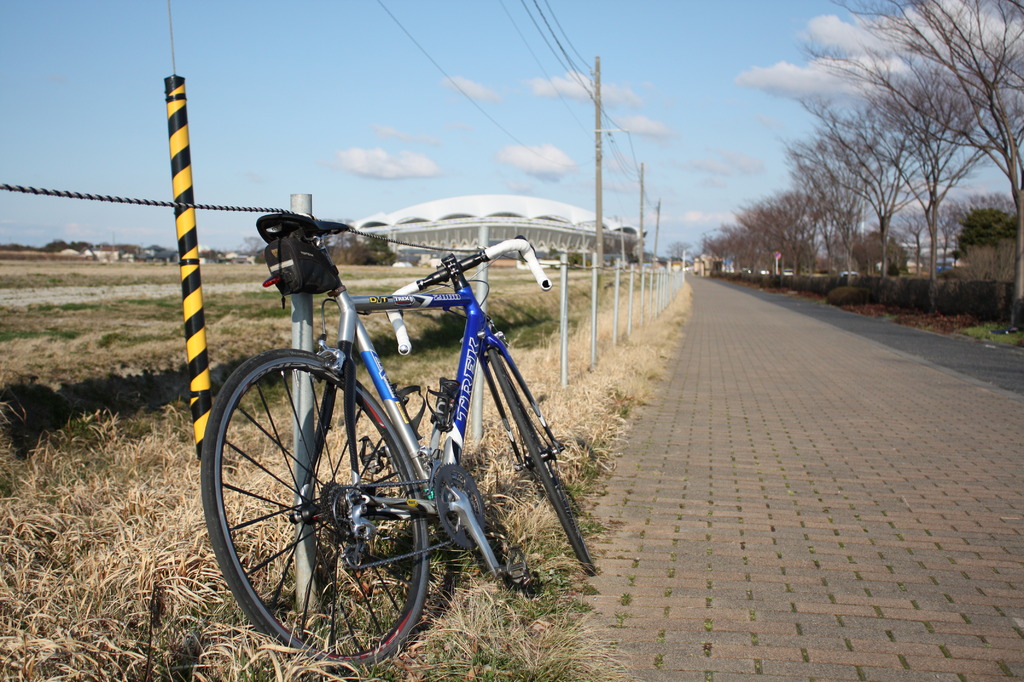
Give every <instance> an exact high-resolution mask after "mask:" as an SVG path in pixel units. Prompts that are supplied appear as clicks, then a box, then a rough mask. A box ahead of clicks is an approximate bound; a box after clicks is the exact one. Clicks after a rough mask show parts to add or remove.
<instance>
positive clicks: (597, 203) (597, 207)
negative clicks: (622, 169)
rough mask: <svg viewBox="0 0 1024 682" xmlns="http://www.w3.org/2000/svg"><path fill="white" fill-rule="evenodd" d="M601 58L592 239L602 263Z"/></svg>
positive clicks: (597, 74)
mask: <svg viewBox="0 0 1024 682" xmlns="http://www.w3.org/2000/svg"><path fill="white" fill-rule="evenodd" d="M602 127H603V126H602V125H601V58H600V57H594V147H595V152H594V157H595V158H594V162H595V163H594V213H595V214H596V219H595V221H594V230H595V234H594V239H595V241H596V242H597V244H596V246H597V263H598V264H599V265H601V264H603V263H604V215H603V207H602V205H601V204H602V201H603V197H602V196H601V194H602V189H601V128H602Z"/></svg>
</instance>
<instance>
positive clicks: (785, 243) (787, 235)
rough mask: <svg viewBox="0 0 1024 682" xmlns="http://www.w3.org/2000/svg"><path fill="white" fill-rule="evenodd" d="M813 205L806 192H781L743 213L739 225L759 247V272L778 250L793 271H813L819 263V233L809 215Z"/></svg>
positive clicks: (749, 207) (740, 213)
mask: <svg viewBox="0 0 1024 682" xmlns="http://www.w3.org/2000/svg"><path fill="white" fill-rule="evenodd" d="M810 206H811V201H810V199H809V197H808V195H807V193H805V192H800V191H796V190H789V191H786V192H779V193H777V194H773V195H771V196H769V197H766V198H764V199H760V200H758V201H756V202H754V203H753V204H749V205H748V206H746V207H744V208H743V209H741V210H740V212H739V213H738V214H737V216H736V222H737V223H739V225H740V226H741V227H742V228H743V229H744V230H745V231H746V234H747V238H748V239H749V241H750V242H751V243H752V244H756V245H757V248H758V254H759V256H760V258H759V259H758V261H757V267H758V269H766V268H765V267H764V266H763V265H762V264H763V263H766V260H767V258H768V257H769V254H771V253H773V252H774V251H776V250H778V251H781V252H782V254H783V259H784V260H785V261H786V262H790V263H792V264H793V266H794V270H801V269H802V270H805V271H807V272H813V271H814V265H815V261H816V260H817V249H816V248H815V236H816V230H815V225H814V222H813V220H811V213H810Z"/></svg>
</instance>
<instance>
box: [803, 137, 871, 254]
mask: <svg viewBox="0 0 1024 682" xmlns="http://www.w3.org/2000/svg"><path fill="white" fill-rule="evenodd" d="M786 155H787V159H788V161H789V166H790V174H791V175H792V178H793V185H794V186H796V187H803V188H804V189H805V191H806V192H807V193H808V195H809V196H810V198H811V201H812V204H813V206H814V209H813V210H812V216H813V218H814V220H816V221H818V224H819V231H820V233H821V236H822V241H823V245H824V247H825V252H826V257H827V259H828V267H829V270H832V268H833V265H834V264H835V263H837V262H839V261H840V260H841V261H842V263H843V269H844V270H846V271H847V272H849V271H851V270H853V242H854V239H855V237H856V236H857V233H858V230H859V226H860V222H861V209H862V206H863V203H864V202H863V199H861V196H863V190H862V189H861V188H860V181H859V180H858V179H857V175H856V174H855V173H854V172H853V171H852V170H851V169H850V168H848V167H847V166H846V165H845V163H844V159H845V157H843V156H836V155H834V154H832V153H831V151H830V150H829V145H828V144H827V142H826V141H825V139H824V138H822V137H821V136H818V137H815V138H814V139H812V140H810V141H804V142H794V143H792V144H790V145H789V146H788V147H787V150H786ZM854 188H857V189H854Z"/></svg>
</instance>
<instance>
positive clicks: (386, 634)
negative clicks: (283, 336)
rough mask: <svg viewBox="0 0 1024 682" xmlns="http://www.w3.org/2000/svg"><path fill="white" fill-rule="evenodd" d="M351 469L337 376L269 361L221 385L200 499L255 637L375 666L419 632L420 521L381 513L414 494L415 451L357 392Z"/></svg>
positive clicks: (294, 362) (423, 560)
mask: <svg viewBox="0 0 1024 682" xmlns="http://www.w3.org/2000/svg"><path fill="white" fill-rule="evenodd" d="M354 400H355V408H356V409H355V420H354V424H355V428H356V440H357V443H356V447H357V456H356V457H355V459H356V460H357V462H356V463H355V466H356V469H357V470H358V473H359V477H360V485H359V486H358V488H356V487H354V486H353V462H352V457H351V456H350V450H349V436H348V432H349V429H348V428H347V424H346V422H345V417H344V409H343V405H344V401H345V389H344V386H343V383H342V381H341V378H340V377H339V376H338V375H337V374H336V373H335V372H333V371H331V370H328V369H327V368H326V367H325V366H324V363H323V362H322V361H321V360H320V358H318V357H317V356H316V355H314V354H312V353H306V352H302V351H296V350H274V351H268V352H266V353H262V354H260V355H258V356H256V357H254V358H251V359H250V360H248V361H246V362H245V363H243V364H242V365H241V366H240V367H239V368H238V369H237V370H236V371H235V372H234V373H233V374H232V375H231V376H230V377H229V378H228V380H227V382H226V383H225V384H224V387H223V388H222V389H221V391H220V394H219V395H218V397H217V401H216V403H215V405H214V408H213V410H212V411H211V413H210V421H209V424H208V426H207V429H206V435H205V437H204V439H203V453H202V459H203V461H202V474H201V482H202V496H203V507H204V510H205V514H206V524H207V529H208V531H209V533H210V540H211V542H212V544H213V549H214V553H215V554H216V556H217V562H218V564H219V565H220V568H221V572H222V573H223V574H224V578H225V580H226V581H227V584H228V587H229V588H230V589H231V592H232V594H233V595H234V597H235V600H236V601H237V602H238V605H239V606H240V607H241V609H242V611H243V612H244V613H245V615H246V616H248V618H249V620H250V621H251V622H252V623H253V625H254V626H255V627H256V629H258V630H260V631H261V632H263V633H265V634H268V635H271V636H273V637H276V638H277V639H278V640H280V641H281V642H282V643H284V644H285V645H287V646H290V647H295V648H297V649H302V650H304V651H305V652H306V653H307V654H310V655H313V656H314V657H317V658H329V659H334V660H338V661H340V662H372V661H377V660H380V659H382V658H385V657H387V656H389V655H391V654H392V653H394V651H395V650H396V649H397V648H398V647H399V646H400V645H401V643H402V642H403V641H404V640H405V639H406V638H407V637H408V636H409V634H410V633H411V632H412V630H413V629H414V628H415V627H416V625H417V624H418V621H419V619H420V616H421V614H422V610H423V604H424V601H425V598H426V594H427V588H428V582H429V578H428V563H429V562H428V557H427V549H426V548H427V544H428V543H427V529H426V521H425V520H424V519H423V518H419V517H417V516H415V515H411V514H405V515H396V514H393V513H389V514H383V513H377V514H376V515H375V514H374V508H373V506H372V504H369V503H368V501H369V499H370V496H380V497H389V498H396V499H404V498H406V497H415V496H416V493H415V490H416V489H422V482H419V483H415V482H413V481H412V479H413V478H414V476H413V469H412V466H411V465H410V461H409V456H408V453H407V452H406V451H405V450H404V448H403V447H402V446H401V445H400V443H399V440H398V439H397V438H396V437H395V435H394V432H393V428H392V426H391V425H390V423H389V422H388V420H387V417H386V416H385V414H384V412H383V411H382V410H381V409H380V407H379V405H378V404H377V403H376V401H374V399H373V397H372V396H370V395H369V393H367V391H366V390H365V389H364V388H363V387H362V386H359V385H358V384H357V385H356V391H355V396H354Z"/></svg>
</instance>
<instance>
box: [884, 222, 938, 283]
mask: <svg viewBox="0 0 1024 682" xmlns="http://www.w3.org/2000/svg"><path fill="white" fill-rule="evenodd" d="M892 229H893V233H894V235H895V236H896V238H897V239H899V240H900V241H902V242H907V243H912V244H913V245H914V264H915V266H916V267H915V268H914V269H915V272H916V273H917V274H918V275H920V274H921V251H922V249H923V244H922V240H921V237H922V236H924V235H925V234H927V233H928V221H927V220H926V219H925V217H924V214H923V213H919V212H918V211H909V210H907V211H903V212H902V213H900V214H899V215H897V216H896V218H895V219H894V220H893V226H892ZM932 269H933V270H934V269H935V264H934V263H932Z"/></svg>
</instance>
